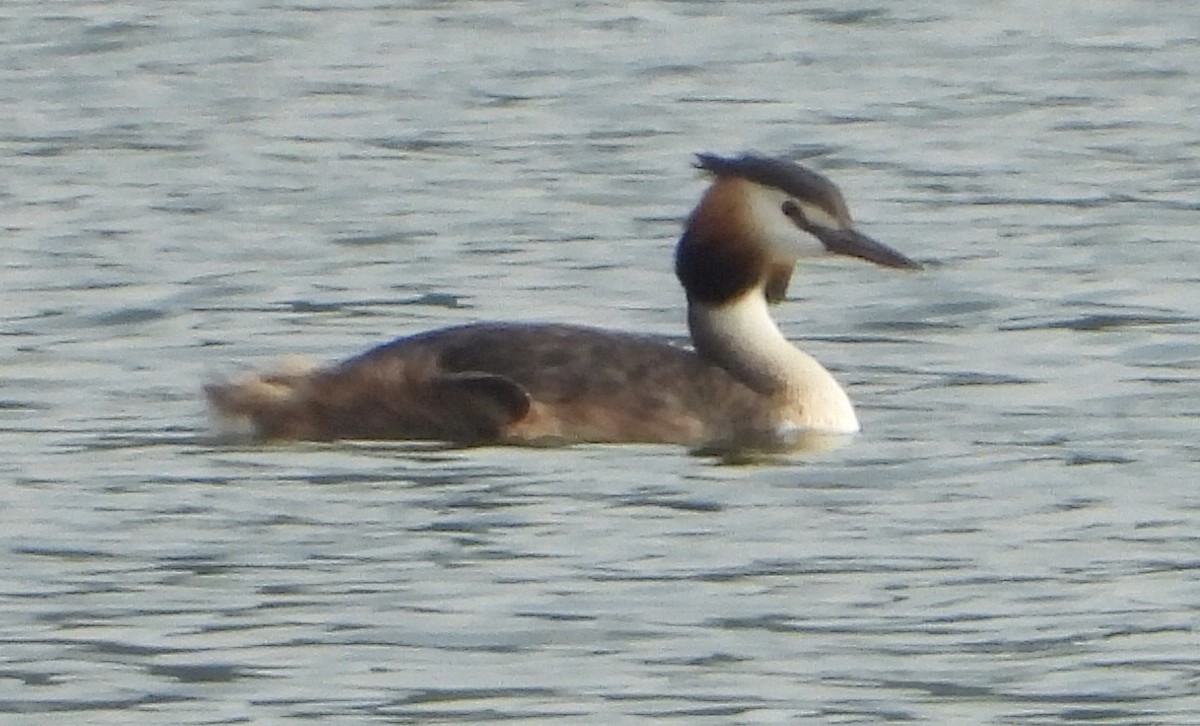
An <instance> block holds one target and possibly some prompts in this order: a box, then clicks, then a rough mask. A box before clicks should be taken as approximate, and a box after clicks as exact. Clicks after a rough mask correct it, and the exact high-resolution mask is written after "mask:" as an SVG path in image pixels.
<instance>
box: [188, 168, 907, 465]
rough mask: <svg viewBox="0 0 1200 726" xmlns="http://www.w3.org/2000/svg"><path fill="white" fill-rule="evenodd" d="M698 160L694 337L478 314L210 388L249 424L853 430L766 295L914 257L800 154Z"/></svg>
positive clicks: (534, 430) (422, 434)
mask: <svg viewBox="0 0 1200 726" xmlns="http://www.w3.org/2000/svg"><path fill="white" fill-rule="evenodd" d="M697 167H699V168H700V169H703V170H705V171H708V172H710V173H711V174H712V175H713V177H714V178H713V182H712V185H711V186H709V188H708V190H707V191H705V193H704V195H703V197H702V198H701V199H700V203H699V204H698V205H697V206H696V209H695V210H694V211H693V212H692V214H691V216H689V217H688V219H687V223H686V225H685V229H684V232H683V236H682V237H681V238H680V240H679V244H678V245H677V247H676V250H675V272H676V275H677V276H678V278H679V281H680V282H681V283H682V284H683V289H684V291H685V292H686V293H687V310H688V328H689V330H690V331H691V337H692V342H693V344H694V346H695V350H694V351H692V350H687V349H685V348H681V347H677V346H675V345H671V344H669V343H667V342H664V341H662V340H658V339H655V338H653V337H648V336H643V335H636V334H632V333H625V332H618V331H612V330H601V329H597V328H591V327H583V326H576V325H558V324H518V323H477V324H471V325H462V326H458V327H451V328H443V329H439V330H432V331H429V332H425V333H420V334H417V335H413V336H410V337H406V338H400V339H398V340H395V341H392V342H390V343H387V344H384V345H382V346H379V347H377V348H374V349H372V350H369V351H367V352H366V353H363V354H362V355H359V356H357V357H355V358H351V359H349V360H346V361H344V362H342V363H338V364H336V365H333V366H330V367H325V368H315V369H311V370H306V371H300V370H292V371H287V370H284V371H278V372H273V373H268V374H264V375H252V376H250V377H248V378H245V379H242V380H238V381H232V382H222V383H214V384H211V385H208V386H206V387H205V390H206V392H207V394H208V399H209V401H210V403H211V405H212V407H213V409H214V410H215V412H216V413H217V414H218V417H219V418H220V419H222V420H224V421H225V422H227V423H234V424H238V423H240V424H241V426H240V428H241V429H242V430H245V428H246V426H245V424H246V423H248V424H249V429H250V430H251V431H252V432H253V435H254V436H255V437H257V438H260V439H304V440H333V439H425V440H440V441H448V442H453V443H459V444H522V443H524V444H535V443H543V442H568V443H569V442H592V443H675V444H683V445H687V446H724V445H729V446H768V447H778V446H787V445H789V444H790V443H792V442H795V441H797V440H799V439H800V438H801V437H803V436H805V435H808V434H817V435H822V434H846V433H853V432H855V431H858V428H859V425H858V419H857V418H856V417H855V415H854V408H853V406H852V405H851V404H850V399H849V398H848V397H847V396H846V393H845V391H843V390H842V387H841V386H839V385H838V383H837V381H836V380H834V377H833V376H832V375H831V374H830V373H829V371H827V370H826V369H825V368H824V367H823V366H822V365H821V364H820V363H818V362H817V360H816V359H815V358H813V357H812V356H810V355H808V354H807V353H805V352H803V351H801V350H800V349H798V348H796V347H795V346H793V345H792V344H791V343H789V342H788V340H787V339H786V338H784V336H783V334H782V333H781V332H780V331H779V328H778V327H777V326H776V325H775V321H774V320H773V319H772V318H771V315H770V312H769V309H768V305H769V304H773V303H778V302H780V301H782V300H783V298H784V296H785V294H786V292H787V285H788V281H789V279H790V277H791V274H792V270H793V268H794V266H795V264H796V262H797V260H799V259H802V258H806V257H815V256H824V255H830V254H837V255H848V256H851V257H859V258H862V259H864V260H868V261H870V262H874V263H877V264H880V265H884V266H887V267H896V268H906V269H919V268H920V265H919V264H917V263H916V262H914V261H912V260H910V259H909V258H907V257H905V256H904V255H902V254H900V253H899V252H897V251H895V250H893V249H891V248H890V247H887V246H885V245H883V244H880V243H879V242H876V241H875V240H873V239H871V238H870V237H867V236H866V235H864V234H862V233H860V232H858V231H857V230H856V229H855V228H854V225H853V222H852V221H851V219H850V213H849V211H848V210H847V208H846V203H845V201H844V200H843V199H842V195H841V192H839V191H838V188H837V187H836V186H834V184H833V183H832V182H830V181H829V180H828V179H826V178H825V177H823V176H821V175H820V174H818V173H816V172H814V171H812V170H810V169H806V168H804V167H802V166H800V165H799V164H795V163H793V162H790V161H785V160H781V159H772V158H765V157H761V156H753V155H747V156H741V157H736V158H722V157H718V156H712V155H707V154H702V155H700V156H699V157H698V162H697Z"/></svg>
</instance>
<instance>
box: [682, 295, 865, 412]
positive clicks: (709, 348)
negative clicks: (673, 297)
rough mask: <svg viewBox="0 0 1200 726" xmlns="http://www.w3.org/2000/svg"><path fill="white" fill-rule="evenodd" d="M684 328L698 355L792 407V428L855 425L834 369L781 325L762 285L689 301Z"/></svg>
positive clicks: (847, 400)
mask: <svg viewBox="0 0 1200 726" xmlns="http://www.w3.org/2000/svg"><path fill="white" fill-rule="evenodd" d="M688 330H689V331H690V332H691V335H692V342H693V343H694V345H695V346H696V352H697V353H698V354H699V355H701V356H703V357H705V358H708V359H709V360H712V361H713V362H715V363H717V364H718V365H720V366H721V367H723V368H725V369H726V370H728V371H729V372H730V373H731V374H732V375H733V376H734V377H735V378H737V379H738V380H740V381H742V383H744V384H745V385H746V386H748V387H749V388H751V389H753V390H755V391H757V392H758V393H760V394H762V395H763V396H765V397H767V398H768V399H772V400H775V401H777V402H780V403H781V404H783V405H786V406H787V407H788V408H791V409H793V410H795V411H796V412H797V413H796V414H795V416H794V417H793V420H792V421H791V423H792V424H793V425H795V426H796V427H798V428H801V429H806V430H813V431H827V432H830V433H854V432H855V431H858V430H859V424H858V417H857V416H856V415H855V414H854V406H853V405H852V404H851V403H850V397H849V396H847V395H846V392H845V391H844V390H842V387H841V386H840V385H838V382H837V380H836V379H835V378H834V377H833V374H831V373H830V372H829V371H828V370H826V368H825V367H824V366H823V365H821V364H820V363H819V362H818V361H817V359H816V358H813V357H812V356H811V355H809V354H808V353H805V352H804V351H802V350H800V349H799V348H797V347H796V346H795V345H793V344H792V343H791V342H790V341H789V340H788V339H787V338H786V337H784V335H783V333H782V332H781V331H780V330H779V326H778V325H776V323H775V320H774V318H773V317H772V316H771V312H770V310H769V309H768V307H767V297H766V291H765V289H763V288H761V287H760V288H755V289H752V290H750V291H748V292H746V293H744V294H743V295H742V296H741V297H738V298H736V299H734V300H731V301H729V302H727V303H726V304H724V305H720V306H712V305H708V304H704V303H691V304H689V305H688Z"/></svg>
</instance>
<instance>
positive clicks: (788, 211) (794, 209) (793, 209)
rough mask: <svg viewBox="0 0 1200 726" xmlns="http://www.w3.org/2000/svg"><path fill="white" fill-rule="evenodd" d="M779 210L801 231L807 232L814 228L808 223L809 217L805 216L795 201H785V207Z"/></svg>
mask: <svg viewBox="0 0 1200 726" xmlns="http://www.w3.org/2000/svg"><path fill="white" fill-rule="evenodd" d="M779 210H780V211H781V212H783V215H784V216H785V217H787V218H788V219H790V220H792V224H794V225H796V226H797V227H799V228H800V229H804V230H807V229H809V228H810V227H812V224H811V223H810V222H809V221H808V217H806V216H805V215H804V210H803V209H801V208H800V205H799V204H798V203H797V202H796V200H795V199H786V200H784V202H783V205H782V206H780V208H779Z"/></svg>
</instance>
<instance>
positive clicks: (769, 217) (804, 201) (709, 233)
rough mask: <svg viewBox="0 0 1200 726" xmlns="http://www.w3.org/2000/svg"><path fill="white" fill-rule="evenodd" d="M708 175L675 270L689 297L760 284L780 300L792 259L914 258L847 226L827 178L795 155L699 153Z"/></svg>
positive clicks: (726, 295)
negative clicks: (707, 184)
mask: <svg viewBox="0 0 1200 726" xmlns="http://www.w3.org/2000/svg"><path fill="white" fill-rule="evenodd" d="M696 166H697V167H698V168H700V169H704V170H705V171H709V172H712V174H713V175H714V176H715V177H716V179H715V180H714V182H713V184H712V186H710V187H709V188H708V190H707V191H706V192H705V193H704V196H703V198H701V200H700V203H699V205H697V207H696V209H695V210H694V211H693V212H692V214H691V216H690V217H689V218H688V221H687V226H686V229H685V231H684V234H683V237H682V238H681V239H680V241H679V247H678V248H677V250H676V255H675V272H676V274H677V275H678V276H679V280H680V282H681V283H683V286H684V289H686V290H687V293H688V298H689V300H693V301H696V302H704V303H709V304H721V303H723V302H726V301H728V300H731V299H734V298H737V297H740V296H741V295H742V294H743V293H745V292H747V291H749V290H751V289H753V288H755V287H762V289H763V294H765V295H766V297H767V300H768V301H770V302H779V301H781V300H782V299H783V298H784V296H785V294H786V292H787V284H788V280H789V279H790V278H791V273H792V269H793V267H794V266H795V264H796V261H797V260H799V259H802V258H807V257H819V256H827V255H847V256H850V257H858V258H861V259H864V260H867V261H870V262H874V263H876V264H879V265H884V266H887V267H897V268H904V269H920V267H921V265H920V264H918V263H917V262H915V261H913V260H911V259H909V258H908V257H905V256H904V255H903V254H901V253H899V252H897V251H896V250H894V249H892V248H891V247H888V246H887V245H884V244H882V243H880V242H877V241H875V240H873V239H871V238H870V237H868V236H867V235H865V234H863V233H861V232H859V231H858V230H856V229H855V228H854V222H853V220H852V219H851V217H850V211H849V209H847V207H846V201H845V200H844V199H843V198H842V193H841V192H840V191H839V190H838V188H837V186H835V185H834V183H833V182H831V181H829V180H828V179H826V178H825V177H824V176H822V175H820V174H818V173H817V172H815V171H812V170H811V169H807V168H805V167H803V166H801V165H799V164H797V163H795V162H791V161H786V160H783V159H772V158H767V157H762V156H752V155H745V156H741V157H734V158H723V157H719V156H712V155H709V154H700V155H699V157H698V161H697V164H696Z"/></svg>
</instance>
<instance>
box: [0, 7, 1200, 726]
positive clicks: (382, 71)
mask: <svg viewBox="0 0 1200 726" xmlns="http://www.w3.org/2000/svg"><path fill="white" fill-rule="evenodd" d="M1198 38H1200V10H1197V6H1196V4H1195V3H1193V2H1187V1H1184V0H1145V1H1140V2H1116V1H1114V0H1099V1H1097V0H1087V1H1086V2H1084V1H1082V0H1066V1H1064V2H1029V1H1022V0H1004V1H1002V2H993V3H943V2H895V3H883V2H878V1H875V2H869V1H868V2H848V3H844V4H838V3H833V2H803V1H789V2H769V1H763V2H740V3H733V2H729V3H723V2H648V1H644V2H612V3H604V2H580V3H564V2H551V1H549V0H546V1H544V2H465V1H464V2H428V1H427V2H405V3H366V2H362V3H360V2H334V1H333V0H308V1H307V2H292V1H291V0H279V1H278V2H269V3H267V2H264V3H253V2H233V1H232V0H225V1H222V0H195V1H193V2H188V3H167V2H99V1H95V0H93V1H82V0H79V1H75V0H59V1H58V2H40V1H34V0H8V1H7V2H5V3H4V5H3V8H2V9H0V41H2V44H0V231H2V233H3V240H2V242H0V262H2V264H3V273H2V274H3V279H2V281H0V562H2V563H3V567H2V568H0V722H2V723H3V724H6V725H7V724H21V725H24V724H42V723H50V722H54V723H89V724H93V723H94V724H104V723H112V724H117V723H119V724H142V723H145V724H163V723H170V724H232V723H276V722H278V723H285V722H287V723H290V722H321V723H338V724H370V723H479V722H487V721H492V720H496V721H506V720H511V721H515V722H529V723H533V722H542V723H572V724H574V723H578V724H588V723H596V724H600V723H603V724H610V723H642V722H650V723H687V724H697V723H713V724H758V723H830V724H882V723H931V724H975V723H978V724H984V723H987V724H1079V723H1101V724H1114V723H1119V724H1195V723H1198V722H1200V637H1198V636H1197V628H1198V627H1200V523H1198V517H1200V511H1198V507H1200V486H1198V484H1197V474H1198V473H1200V467H1198V465H1197V464H1198V462H1200V446H1198V444H1197V437H1196V433H1197V418H1198V416H1200V387H1198V386H1197V383H1198V382H1200V373H1198V368H1200V339H1198V338H1197V333H1198V332H1200V294H1198V293H1197V282H1198V281H1200V254H1198V252H1197V229H1198V225H1197V219H1198V215H1197V213H1198V212H1200V161H1198V158H1200V73H1198V71H1200V68H1198V66H1200V41H1198V40H1197V39H1198ZM748 149H755V150H759V151H762V152H766V153H772V154H780V155H789V156H793V157H798V158H799V157H803V158H806V159H808V163H810V164H812V165H813V166H814V167H816V168H819V169H821V170H823V171H825V172H826V173H828V174H829V175H830V176H832V177H833V178H834V179H835V180H836V181H837V182H838V183H839V184H840V185H841V186H842V188H843V190H844V191H845V193H846V195H847V197H848V199H849V201H850V205H851V209H852V211H853V212H854V214H855V216H856V219H857V220H858V221H859V223H860V225H861V227H862V228H863V229H864V230H865V231H867V232H868V233H870V234H872V235H873V236H875V237H877V238H878V239H881V240H883V241H885V242H887V243H889V244H892V245H894V246H896V247H897V248H899V249H901V250H903V251H904V252H906V253H908V254H910V255H912V256H914V257H916V258H918V259H921V260H923V261H925V262H927V263H928V269H927V270H926V271H925V272H923V273H920V274H903V273H897V272H894V271H889V270H884V269H880V268H874V267H871V266H869V265H860V264H856V263H853V262H844V263H843V262H831V263H824V262H822V263H819V264H811V265H807V266H804V267H802V268H801V270H800V271H799V274H798V276H797V278H796V280H795V281H794V282H793V287H792V300H791V301H790V302H789V303H788V304H786V305H784V306H782V307H781V308H780V309H779V315H780V324H781V326H782V327H783V329H784V331H785V332H786V333H787V334H788V335H789V336H791V337H792V338H793V339H796V340H798V341H800V342H801V344H802V345H803V346H804V347H805V348H806V349H808V350H810V351H811V352H813V353H814V354H815V355H817V357H818V358H819V359H821V360H822V361H824V362H825V363H827V364H828V365H829V366H830V367H831V368H833V369H834V370H836V371H837V372H838V374H839V376H840V377H841V378H842V380H843V381H844V383H845V384H846V386H847V388H848V389H849V390H850V391H851V395H852V397H853V398H854V399H855V401H856V402H857V404H858V407H859V412H860V416H861V418H862V420H863V425H864V428H865V431H864V433H863V434H862V435H861V436H860V437H858V438H857V439H856V440H855V441H854V442H853V443H851V445H849V446H847V447H845V448H843V449H840V450H837V451H832V452H824V453H810V454H796V455H793V456H787V457H777V458H773V459H769V460H763V461H757V462H753V463H750V464H745V463H743V464H741V465H733V464H731V463H730V462H726V461H721V460H716V459H712V458H708V457H702V456H693V455H689V453H688V452H687V451H685V450H682V449H676V448H673V447H587V446H581V447H574V448H568V449H554V450H521V449H477V450H465V451H463V450H446V449H443V448H439V447H434V446H429V445H425V444H348V443H344V444H336V445H309V444H301V445H273V446H229V445H219V444H216V443H214V442H213V441H212V440H211V439H210V438H209V437H208V435H207V428H206V426H207V423H206V419H205V412H204V407H203V404H202V401H201V397H200V394H199V387H200V385H201V384H202V383H203V382H204V381H205V380H209V379H211V378H213V377H215V376H219V375H225V374H230V373H236V372H237V371H239V370H246V369H249V368H253V367H259V366H266V365H271V364H273V363H276V362H278V361H279V360H280V359H281V358H285V357H287V356H289V355H303V356H308V357H312V358H315V359H317V360H330V359H337V358H340V357H344V356H347V355H350V354H353V353H356V352H358V351H360V350H363V349H365V348H366V347H368V346H370V345H372V344H375V343H378V342H382V341H385V340H387V339H390V338H392V337H394V336H397V335H401V334H406V333H412V332H416V331H420V330H423V329H426V328H429V327H433V326H438V325H446V324H452V323H458V322H464V321H471V320H481V319H521V320H554V321H564V322H576V323H588V324H599V325H605V326H611V327H615V328H621V329H628V330H636V331H641V332H646V333H656V334H663V335H666V336H671V337H679V336H681V335H683V333H684V327H683V320H682V300H681V294H680V292H679V290H678V287H677V285H676V283H675V281H674V278H673V276H672V274H671V260H670V254H671V248H672V245H673V243H674V240H675V237H676V236H677V234H678V231H679V224H680V220H681V219H682V217H683V216H684V215H685V214H686V213H687V211H688V210H689V209H690V207H691V205H692V204H693V203H694V201H695V199H696V197H697V195H698V193H699V192H700V190H701V189H702V188H703V184H704V182H703V179H701V178H700V176H699V175H698V174H697V173H696V172H695V171H694V170H691V169H690V168H689V165H690V164H691V161H692V157H691V155H692V154H693V153H695V152H698V151H713V152H720V153H732V152H737V151H742V150H748Z"/></svg>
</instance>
